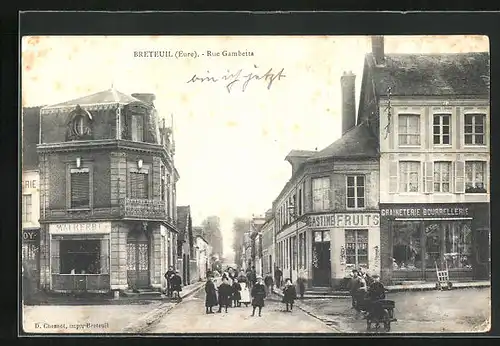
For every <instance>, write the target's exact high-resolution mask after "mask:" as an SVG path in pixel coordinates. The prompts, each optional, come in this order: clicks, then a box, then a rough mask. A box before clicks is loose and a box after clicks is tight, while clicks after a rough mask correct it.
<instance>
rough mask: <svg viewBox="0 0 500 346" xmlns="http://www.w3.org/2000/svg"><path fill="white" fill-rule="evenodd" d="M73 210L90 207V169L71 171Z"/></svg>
mask: <svg viewBox="0 0 500 346" xmlns="http://www.w3.org/2000/svg"><path fill="white" fill-rule="evenodd" d="M70 198H71V203H70V206H71V208H89V207H90V172H89V169H88V168H83V169H71V171H70Z"/></svg>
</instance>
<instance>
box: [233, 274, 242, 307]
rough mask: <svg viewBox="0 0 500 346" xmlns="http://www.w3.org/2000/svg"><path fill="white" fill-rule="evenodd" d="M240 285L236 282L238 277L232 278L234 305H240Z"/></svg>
mask: <svg viewBox="0 0 500 346" xmlns="http://www.w3.org/2000/svg"><path fill="white" fill-rule="evenodd" d="M240 300H241V285H240V284H239V282H238V279H236V278H235V279H234V281H233V304H234V307H240V306H241V303H240Z"/></svg>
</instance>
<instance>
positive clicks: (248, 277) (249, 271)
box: [247, 269, 254, 289]
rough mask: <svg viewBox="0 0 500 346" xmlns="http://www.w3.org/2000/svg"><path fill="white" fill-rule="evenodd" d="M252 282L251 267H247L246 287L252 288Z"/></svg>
mask: <svg viewBox="0 0 500 346" xmlns="http://www.w3.org/2000/svg"><path fill="white" fill-rule="evenodd" d="M253 284H254V278H253V271H252V270H251V269H249V270H248V271H247V285H248V288H249V289H252V287H253Z"/></svg>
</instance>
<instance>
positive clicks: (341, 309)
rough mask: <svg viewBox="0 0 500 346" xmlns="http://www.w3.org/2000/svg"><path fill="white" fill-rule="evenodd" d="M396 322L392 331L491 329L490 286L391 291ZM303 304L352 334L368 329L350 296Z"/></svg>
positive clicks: (422, 331)
mask: <svg viewBox="0 0 500 346" xmlns="http://www.w3.org/2000/svg"><path fill="white" fill-rule="evenodd" d="M387 299H390V300H394V301H395V303H396V308H395V310H394V315H395V317H396V318H397V321H396V322H393V323H392V324H391V333H436V332H437V333H439V332H447V333H455V332H484V331H488V330H489V328H490V326H489V321H490V316H491V290H490V288H477V289H456V290H451V291H437V290H435V291H425V292H418V291H413V292H397V293H389V294H388V295H387ZM299 304H300V305H301V306H302V305H305V308H307V310H308V311H309V312H311V313H313V314H314V315H315V316H317V317H320V318H321V319H322V320H325V321H330V322H332V323H334V324H335V325H337V326H338V327H340V329H342V330H343V331H344V332H348V333H351V332H353V333H364V332H366V320H364V319H363V318H362V317H361V316H359V315H357V314H356V313H355V311H354V309H352V308H351V300H350V299H331V298H330V299H328V298H327V299H307V300H303V301H300V303H299Z"/></svg>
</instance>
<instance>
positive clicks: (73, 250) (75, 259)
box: [59, 240, 101, 274]
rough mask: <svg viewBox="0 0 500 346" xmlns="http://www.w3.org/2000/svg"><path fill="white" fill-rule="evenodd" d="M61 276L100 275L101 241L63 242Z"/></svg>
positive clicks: (60, 248) (60, 247)
mask: <svg viewBox="0 0 500 346" xmlns="http://www.w3.org/2000/svg"><path fill="white" fill-rule="evenodd" d="M59 251H60V255H59V258H60V274H100V273H101V241H100V240H61V241H60V245H59Z"/></svg>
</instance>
